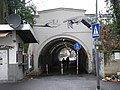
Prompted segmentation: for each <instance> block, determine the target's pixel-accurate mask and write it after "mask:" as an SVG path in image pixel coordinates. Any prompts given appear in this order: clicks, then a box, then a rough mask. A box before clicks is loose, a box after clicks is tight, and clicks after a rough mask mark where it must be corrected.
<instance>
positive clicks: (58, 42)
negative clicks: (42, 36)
mask: <svg viewBox="0 0 120 90" xmlns="http://www.w3.org/2000/svg"><path fill="white" fill-rule="evenodd" d="M75 43H77V42H76V41H75V40H73V39H70V38H57V39H54V40H51V41H50V42H49V43H47V44H46V45H45V46H44V47H43V49H42V51H41V52H40V55H39V60H38V67H39V68H41V71H42V74H77V59H76V57H77V51H76V50H75V49H74V44H75ZM67 58H68V62H67ZM63 59H64V61H63ZM87 72H88V56H87V53H86V51H85V49H84V48H83V46H81V49H80V50H79V51H78V74H81V73H87Z"/></svg>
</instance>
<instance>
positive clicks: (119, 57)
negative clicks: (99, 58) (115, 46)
mask: <svg viewBox="0 0 120 90" xmlns="http://www.w3.org/2000/svg"><path fill="white" fill-rule="evenodd" d="M112 60H120V51H113V54H112Z"/></svg>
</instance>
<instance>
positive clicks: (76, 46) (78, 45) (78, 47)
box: [74, 43, 81, 74]
mask: <svg viewBox="0 0 120 90" xmlns="http://www.w3.org/2000/svg"><path fill="white" fill-rule="evenodd" d="M80 48H81V45H80V44H79V43H76V44H74V49H75V50H77V57H76V58H77V74H78V50H80Z"/></svg>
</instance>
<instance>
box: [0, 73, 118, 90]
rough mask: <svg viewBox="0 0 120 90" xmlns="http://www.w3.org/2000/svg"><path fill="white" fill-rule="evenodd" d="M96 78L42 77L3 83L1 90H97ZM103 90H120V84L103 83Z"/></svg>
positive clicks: (77, 76) (87, 76)
mask: <svg viewBox="0 0 120 90" xmlns="http://www.w3.org/2000/svg"><path fill="white" fill-rule="evenodd" d="M96 82H97V81H96V77H95V76H94V75H90V74H81V75H63V76H62V75H56V76H40V77H37V78H33V79H30V80H23V81H19V82H16V83H1V84H0V90H96ZM101 88H102V89H103V90H120V82H104V81H101Z"/></svg>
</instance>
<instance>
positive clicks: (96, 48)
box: [95, 0, 101, 90]
mask: <svg viewBox="0 0 120 90" xmlns="http://www.w3.org/2000/svg"><path fill="white" fill-rule="evenodd" d="M96 23H98V0H96ZM96 42H97V43H98V38H96ZM95 51H96V54H95V55H96V59H95V62H96V74H97V88H96V90H101V89H100V75H99V69H100V62H99V47H98V44H97V45H95Z"/></svg>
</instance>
